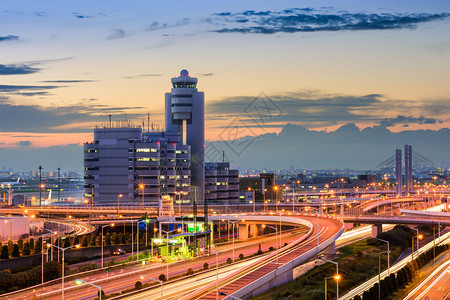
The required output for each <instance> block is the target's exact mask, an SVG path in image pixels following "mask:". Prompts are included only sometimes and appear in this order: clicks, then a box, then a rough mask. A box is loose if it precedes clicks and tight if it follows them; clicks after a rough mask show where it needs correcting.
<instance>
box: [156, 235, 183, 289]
mask: <svg viewBox="0 0 450 300" xmlns="http://www.w3.org/2000/svg"><path fill="white" fill-rule="evenodd" d="M174 231H179V229H175V230H169V231H165V230H162V229H161V232H162V233H165V234H166V235H167V238H166V246H167V276H166V280H167V281H168V280H169V233H171V232H174ZM160 235H161V233H160Z"/></svg>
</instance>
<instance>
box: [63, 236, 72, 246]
mask: <svg viewBox="0 0 450 300" xmlns="http://www.w3.org/2000/svg"><path fill="white" fill-rule="evenodd" d="M70 246H71V245H70V235H66V237H65V239H64V245H63V248H69V247H70Z"/></svg>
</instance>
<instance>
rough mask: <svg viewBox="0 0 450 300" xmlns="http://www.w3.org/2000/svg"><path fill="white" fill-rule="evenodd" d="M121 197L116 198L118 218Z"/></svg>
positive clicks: (120, 195)
mask: <svg viewBox="0 0 450 300" xmlns="http://www.w3.org/2000/svg"><path fill="white" fill-rule="evenodd" d="M122 197H123V195H122V194H119V195H118V196H117V216H119V204H120V202H119V201H120V198H122Z"/></svg>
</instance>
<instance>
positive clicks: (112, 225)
mask: <svg viewBox="0 0 450 300" xmlns="http://www.w3.org/2000/svg"><path fill="white" fill-rule="evenodd" d="M114 225H115V224H114V223H111V224H108V225H105V226H102V269H103V240H104V238H103V229H104V228H105V227H109V226H111V227H114Z"/></svg>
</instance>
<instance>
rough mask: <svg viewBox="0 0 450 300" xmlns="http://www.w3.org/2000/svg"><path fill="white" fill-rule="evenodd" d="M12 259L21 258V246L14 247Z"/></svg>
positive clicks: (15, 245)
mask: <svg viewBox="0 0 450 300" xmlns="http://www.w3.org/2000/svg"><path fill="white" fill-rule="evenodd" d="M11 256H12V257H19V256H20V252H19V245H17V244H14V245H13V251H12V255H11Z"/></svg>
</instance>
